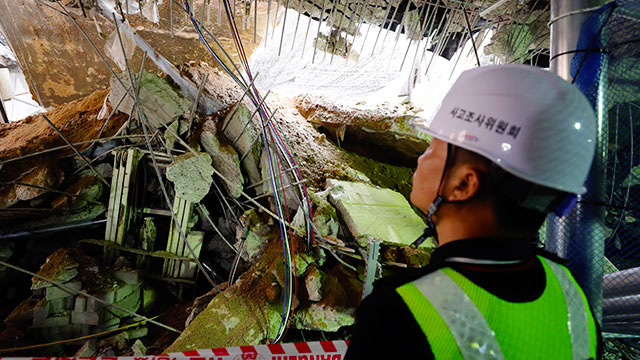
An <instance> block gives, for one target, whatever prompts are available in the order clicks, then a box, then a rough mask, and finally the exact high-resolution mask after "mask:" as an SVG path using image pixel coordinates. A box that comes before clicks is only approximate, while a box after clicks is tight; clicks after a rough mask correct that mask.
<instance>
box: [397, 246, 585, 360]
mask: <svg viewBox="0 0 640 360" xmlns="http://www.w3.org/2000/svg"><path fill="white" fill-rule="evenodd" d="M538 258H539V259H540V261H541V262H542V265H543V267H544V271H545V274H546V288H545V290H544V292H543V293H542V295H541V296H540V297H539V298H538V299H536V300H534V301H531V302H509V301H505V300H502V299H500V298H498V297H497V296H495V295H493V294H491V293H489V292H488V291H486V290H484V289H483V288H481V287H479V286H477V285H475V284H474V283H473V282H471V281H470V280H468V279H467V278H466V277H464V276H462V275H461V274H460V273H458V272H457V271H455V270H453V269H451V268H443V269H440V270H438V271H435V272H433V273H430V274H428V275H425V276H423V277H421V278H420V279H418V280H415V281H413V282H411V283H407V284H405V285H403V286H400V287H398V288H397V289H396V291H397V292H398V294H399V295H400V296H401V297H402V299H403V300H404V301H405V303H406V304H407V306H408V307H409V310H410V311H411V313H412V314H413V316H414V317H415V319H416V321H417V322H418V324H419V325H420V328H421V329H422V331H423V332H424V334H425V335H426V337H427V339H428V341H429V344H430V345H431V350H432V351H433V354H434V356H435V358H436V359H467V360H469V359H523V360H524V359H590V358H593V359H595V357H596V346H597V344H596V343H597V334H596V324H595V320H594V317H593V314H592V313H591V309H590V308H589V304H588V302H587V298H586V296H585V295H584V293H583V292H582V289H581V288H580V286H578V284H577V283H576V281H575V280H574V279H573V277H572V276H571V274H570V273H569V270H568V269H567V268H565V267H563V266H561V265H559V264H557V263H555V262H552V261H550V260H547V259H545V258H543V257H540V256H539V257H538ZM559 304H561V305H562V306H559Z"/></svg>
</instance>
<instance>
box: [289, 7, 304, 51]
mask: <svg viewBox="0 0 640 360" xmlns="http://www.w3.org/2000/svg"><path fill="white" fill-rule="evenodd" d="M302 3H303V0H300V2H299V3H298V19H297V20H296V29H295V30H294V31H293V41H291V51H293V46H294V45H295V44H296V36H297V35H298V25H300V15H302Z"/></svg>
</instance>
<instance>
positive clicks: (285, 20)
mask: <svg viewBox="0 0 640 360" xmlns="http://www.w3.org/2000/svg"><path fill="white" fill-rule="evenodd" d="M288 12H289V0H287V2H286V3H285V5H284V19H282V35H280V46H279V47H278V56H280V53H282V41H283V40H284V27H285V26H286V25H287V13H288ZM297 30H298V27H297V26H296V31H297ZM293 36H294V38H295V36H296V35H295V34H293Z"/></svg>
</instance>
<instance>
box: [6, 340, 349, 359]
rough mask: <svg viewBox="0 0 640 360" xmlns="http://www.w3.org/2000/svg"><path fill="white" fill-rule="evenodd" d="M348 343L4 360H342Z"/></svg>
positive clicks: (331, 342)
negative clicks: (163, 353) (141, 354)
mask: <svg viewBox="0 0 640 360" xmlns="http://www.w3.org/2000/svg"><path fill="white" fill-rule="evenodd" d="M348 345H349V342H348V341H343V340H339V341H316V342H303V343H290V344H273V345H257V346H234V347H228V348H217V349H204V350H191V351H185V352H181V353H171V354H167V355H149V356H123V357H107V356H103V357H98V358H95V357H77V358H74V357H19V358H8V357H0V360H5V359H11V360H342V359H343V358H344V354H345V353H346V352H347V346H348Z"/></svg>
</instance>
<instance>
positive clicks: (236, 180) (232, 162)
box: [200, 121, 244, 198]
mask: <svg viewBox="0 0 640 360" xmlns="http://www.w3.org/2000/svg"><path fill="white" fill-rule="evenodd" d="M223 142H224V143H223ZM200 143H201V144H202V147H204V149H205V151H206V152H207V153H208V154H209V155H211V158H212V159H213V167H214V168H215V169H216V170H217V171H218V172H219V173H221V174H222V176H224V178H225V179H226V180H228V181H225V180H222V185H223V186H224V188H225V189H226V190H227V192H228V193H229V195H231V196H233V197H234V198H238V197H240V195H241V194H242V190H243V189H244V177H243V176H242V171H241V170H240V159H239V157H238V153H237V152H236V150H235V149H234V148H233V147H232V146H231V145H230V144H228V143H226V139H224V140H222V141H221V139H220V138H219V137H218V129H217V128H216V124H215V123H214V122H213V121H206V122H205V123H204V125H203V126H202V132H201V133H200Z"/></svg>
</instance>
